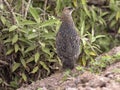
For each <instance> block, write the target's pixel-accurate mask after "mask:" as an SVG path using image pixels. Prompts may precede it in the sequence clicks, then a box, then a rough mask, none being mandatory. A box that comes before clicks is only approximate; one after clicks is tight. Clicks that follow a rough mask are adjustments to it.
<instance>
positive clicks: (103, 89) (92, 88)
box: [17, 62, 120, 90]
mask: <svg viewBox="0 0 120 90" xmlns="http://www.w3.org/2000/svg"><path fill="white" fill-rule="evenodd" d="M17 90H120V62H116V63H114V64H112V65H110V66H108V67H107V68H106V69H105V70H104V71H103V72H102V73H101V74H99V75H98V74H95V73H91V72H88V71H85V72H82V73H81V71H77V70H72V71H71V72H70V73H69V74H66V72H59V73H55V74H53V75H51V76H50V77H48V78H45V79H42V80H38V81H36V82H33V83H32V84H30V85H25V86H22V87H21V88H19V89H17Z"/></svg>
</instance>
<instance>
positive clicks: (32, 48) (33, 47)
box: [25, 46, 37, 53]
mask: <svg viewBox="0 0 120 90" xmlns="http://www.w3.org/2000/svg"><path fill="white" fill-rule="evenodd" d="M36 47H37V46H29V47H28V48H27V49H26V50H25V53H28V52H30V51H32V50H34V49H35V48H36Z"/></svg>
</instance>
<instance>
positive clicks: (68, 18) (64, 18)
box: [61, 14, 74, 26]
mask: <svg viewBox="0 0 120 90" xmlns="http://www.w3.org/2000/svg"><path fill="white" fill-rule="evenodd" d="M61 20H62V23H66V24H68V25H71V26H74V22H73V19H72V16H71V15H64V14H63V15H62V18H61Z"/></svg>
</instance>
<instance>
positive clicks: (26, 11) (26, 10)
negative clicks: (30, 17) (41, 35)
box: [25, 0, 31, 18]
mask: <svg viewBox="0 0 120 90" xmlns="http://www.w3.org/2000/svg"><path fill="white" fill-rule="evenodd" d="M30 3H31V0H29V1H28V4H27V7H26V9H25V18H26V17H27V13H28V10H29V6H30Z"/></svg>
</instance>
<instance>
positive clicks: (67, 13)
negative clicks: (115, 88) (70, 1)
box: [62, 7, 74, 15]
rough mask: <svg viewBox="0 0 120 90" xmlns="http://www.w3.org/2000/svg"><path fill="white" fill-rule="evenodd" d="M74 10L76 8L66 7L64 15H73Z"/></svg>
mask: <svg viewBox="0 0 120 90" xmlns="http://www.w3.org/2000/svg"><path fill="white" fill-rule="evenodd" d="M73 10H74V8H72V7H65V8H64V9H63V12H62V14H64V15H71V14H72V12H73Z"/></svg>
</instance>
